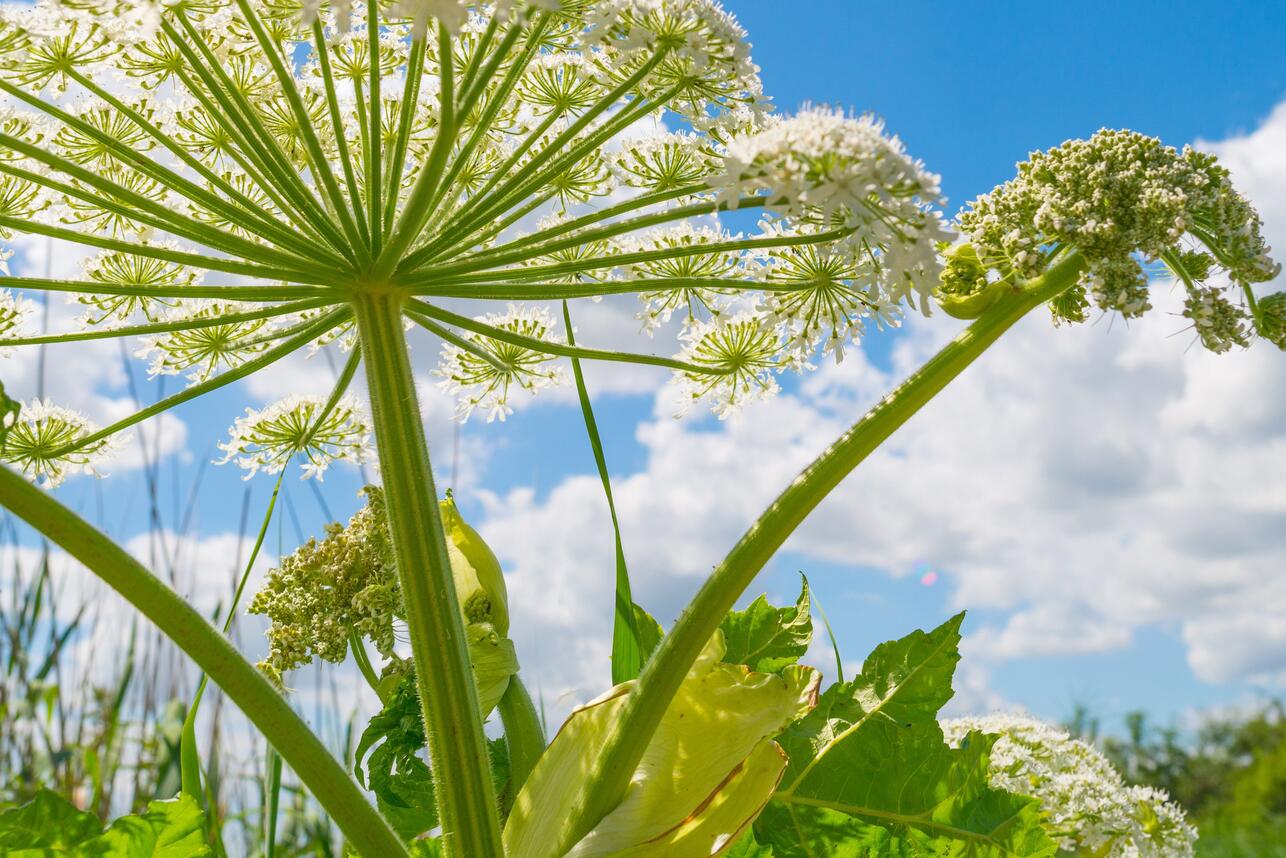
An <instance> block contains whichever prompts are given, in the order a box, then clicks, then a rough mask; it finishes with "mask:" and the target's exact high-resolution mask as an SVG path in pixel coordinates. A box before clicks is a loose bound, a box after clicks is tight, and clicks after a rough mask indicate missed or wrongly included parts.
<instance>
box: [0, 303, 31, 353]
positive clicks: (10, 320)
mask: <svg viewBox="0 0 1286 858" xmlns="http://www.w3.org/2000/svg"><path fill="white" fill-rule="evenodd" d="M35 311H36V305H35V304H34V303H32V302H31V301H29V300H27V299H26V298H22V297H20V296H15V295H14V294H13V293H12V292H10V291H9V290H8V289H0V341H3V340H13V339H18V338H19V337H22V336H25V335H26V334H27V332H28V324H29V322H30V319H31V316H32V314H34V313H35ZM12 352H13V349H11V348H5V347H4V346H3V345H0V357H8V356H9V355H10V354H11V353H12Z"/></svg>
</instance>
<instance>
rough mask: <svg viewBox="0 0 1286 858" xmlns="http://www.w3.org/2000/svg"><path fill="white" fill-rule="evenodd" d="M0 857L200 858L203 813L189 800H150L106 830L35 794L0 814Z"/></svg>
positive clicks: (205, 849) (62, 802) (53, 796)
mask: <svg viewBox="0 0 1286 858" xmlns="http://www.w3.org/2000/svg"><path fill="white" fill-rule="evenodd" d="M0 854H3V855H5V856H9V858H37V856H58V855H66V856H76V858H204V856H208V855H210V848H209V846H208V845H207V844H206V842H205V813H204V812H203V811H202V810H201V808H200V807H199V806H198V805H197V803H196V802H195V801H193V800H192V798H191V797H190V796H186V795H180V796H179V797H178V798H175V799H171V800H169V801H154V802H151V803H150V804H148V806H147V809H146V810H145V811H143V812H142V813H140V814H137V815H130V816H123V817H121V818H120V819H117V820H116V821H115V822H113V823H112V824H111V825H110V826H109V827H108V828H107V830H106V831H103V829H102V825H101V824H100V823H99V822H98V819H97V818H95V817H94V815H93V814H90V813H85V812H83V811H80V810H77V809H76V807H75V806H74V805H73V804H72V803H71V802H69V801H68V800H67V799H65V798H63V797H62V796H60V795H58V794H57V793H53V792H50V791H49V790H41V791H40V792H38V793H37V794H36V796H35V798H33V799H32V800H31V801H29V802H27V803H26V804H24V805H22V806H21V807H16V808H12V809H10V810H7V811H5V812H4V813H0Z"/></svg>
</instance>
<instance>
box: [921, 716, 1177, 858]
mask: <svg viewBox="0 0 1286 858" xmlns="http://www.w3.org/2000/svg"><path fill="white" fill-rule="evenodd" d="M942 730H943V732H944V733H945V734H946V738H947V741H948V742H950V743H951V744H953V745H959V744H960V742H962V741H963V740H964V738H965V737H966V736H967V735H968V734H969V733H971V732H974V731H978V732H982V733H991V734H996V735H999V737H1000V738H999V740H998V741H997V742H996V744H995V746H994V747H993V748H992V751H991V761H990V766H989V771H990V781H991V785H992V786H994V787H996V788H997V789H1003V790H1006V791H1008V792H1013V793H1017V794H1019V795H1027V796H1031V797H1032V798H1035V799H1037V800H1038V801H1039V802H1040V804H1041V809H1042V810H1043V812H1044V814H1045V820H1046V827H1047V828H1048V830H1049V831H1050V833H1051V834H1052V835H1053V837H1054V839H1055V840H1056V841H1057V842H1058V845H1059V848H1060V850H1061V851H1060V854H1062V853H1068V854H1074V855H1095V856H1101V858H1190V856H1192V854H1193V843H1194V842H1195V841H1196V839H1197V831H1196V829H1195V828H1193V827H1192V826H1191V825H1190V824H1188V822H1187V819H1186V818H1185V816H1184V813H1183V810H1182V808H1180V807H1179V806H1178V805H1176V804H1175V803H1174V802H1172V801H1170V800H1169V797H1168V796H1167V795H1166V794H1165V793H1163V792H1160V791H1158V790H1155V789H1153V788H1151V787H1141V786H1129V785H1127V784H1126V783H1125V782H1124V780H1122V778H1121V775H1120V773H1119V772H1117V771H1116V769H1114V768H1113V767H1112V764H1111V763H1110V762H1108V760H1107V758H1106V757H1104V756H1103V755H1102V754H1101V753H1099V752H1098V751H1097V750H1095V749H1094V748H1093V747H1091V746H1090V745H1088V744H1086V743H1085V742H1082V741H1080V740H1078V739H1073V738H1071V736H1069V735H1068V734H1067V732H1066V731H1064V730H1061V729H1059V728H1057V727H1054V726H1051V725H1049V724H1046V723H1044V722H1043V721H1037V720H1035V719H1032V718H1027V717H1023V716H1019V715H1006V714H995V715H988V716H986V717H977V718H956V719H951V720H948V721H943V722H942Z"/></svg>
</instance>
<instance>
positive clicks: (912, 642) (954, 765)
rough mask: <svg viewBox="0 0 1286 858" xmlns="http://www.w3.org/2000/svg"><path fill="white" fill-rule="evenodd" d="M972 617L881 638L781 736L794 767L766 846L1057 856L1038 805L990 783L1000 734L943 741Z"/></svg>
mask: <svg viewBox="0 0 1286 858" xmlns="http://www.w3.org/2000/svg"><path fill="white" fill-rule="evenodd" d="M963 619H964V615H963V614H961V615H958V616H956V617H953V618H952V619H950V620H948V621H947V622H946V623H944V624H943V625H942V626H940V627H939V628H937V629H935V630H934V631H932V632H929V633H927V634H926V633H925V632H919V631H917V632H914V633H912V634H910V635H908V636H906V637H905V638H902V639H901V640H898V641H891V642H889V643H885V644H881V645H880V646H879V647H877V648H876V649H875V651H874V652H872V653H871V655H870V657H868V658H867V660H866V663H865V664H864V665H863V667H862V673H861V674H860V675H859V676H858V677H857V678H856V679H854V680H853V681H852V682H848V683H841V684H836V685H833V686H831V687H830V688H829V689H827V691H826V693H825V694H823V695H822V698H821V700H820V701H819V702H818V704H817V707H816V708H814V709H813V710H812V711H811V712H810V713H808V715H806V716H805V717H803V718H802V719H800V720H799V721H797V722H796V723H794V724H792V725H791V726H790V727H789V728H787V729H786V730H785V731H784V732H783V733H782V734H781V735H780V736H779V737H778V741H779V742H781V744H782V746H783V747H784V748H785V749H786V753H787V754H788V755H789V756H790V764H789V766H788V767H787V770H786V773H785V776H784V777H783V779H782V787H781V789H780V790H779V791H778V792H777V794H776V795H775V796H774V797H773V802H772V803H771V804H770V805H769V807H768V809H767V810H766V811H765V813H764V814H763V816H762V817H761V818H760V819H759V820H758V821H757V822H756V824H755V833H756V836H757V837H758V838H759V841H760V842H761V843H765V844H767V845H770V846H772V848H773V850H774V853H775V854H776V855H778V856H781V858H796V856H800V858H806V856H811V855H827V856H854V858H856V856H868V855H869V856H877V855H878V856H884V855H894V856H897V855H903V854H905V855H935V856H936V855H942V856H954V855H960V856H966V855H967V856H977V858H1001V856H1005V858H1010V856H1013V858H1018V856H1050V855H1053V854H1054V852H1055V845H1054V843H1053V842H1052V841H1051V840H1050V839H1049V837H1048V836H1047V835H1046V834H1045V832H1044V831H1043V829H1042V828H1041V826H1040V815H1039V806H1038V805H1037V803H1036V802H1034V801H1032V800H1031V799H1027V798H1023V797H1020V796H1015V795H1011V794H1009V793H1006V792H1003V791H1000V790H996V789H992V788H991V787H990V786H989V785H988V782H987V762H988V759H989V755H990V750H991V743H992V740H991V739H989V738H986V737H983V736H981V735H973V736H970V737H969V739H968V740H967V741H966V742H965V743H963V744H962V746H961V747H960V748H956V749H953V748H951V747H950V746H949V745H947V743H946V741H945V740H944V739H943V736H942V729H941V728H940V727H939V726H938V721H937V713H938V710H939V709H941V708H942V706H943V705H944V704H945V703H946V702H947V701H948V700H949V699H950V698H951V694H952V691H951V679H952V675H953V673H954V672H955V665H956V663H957V662H958V661H959V659H960V654H959V644H960V624H961V622H962V621H963Z"/></svg>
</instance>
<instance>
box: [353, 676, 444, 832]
mask: <svg viewBox="0 0 1286 858" xmlns="http://www.w3.org/2000/svg"><path fill="white" fill-rule="evenodd" d="M426 743H427V739H426V738H425V735H424V722H423V720H422V716H421V714H420V698H419V697H418V696H417V694H416V690H415V677H414V676H406V677H404V678H403V679H402V681H401V682H400V683H398V685H397V687H396V689H395V690H394V691H393V693H392V695H391V696H390V697H389V699H388V701H387V702H386V703H385V704H384V708H383V709H381V710H380V712H379V713H378V714H376V716H375V717H374V718H372V719H371V720H370V723H369V724H367V725H366V729H365V730H363V731H362V735H361V738H360V739H358V742H357V749H356V750H355V751H354V753H353V759H354V760H355V761H356V762H355V764H354V766H353V771H354V773H355V774H356V775H357V782H358V783H360V784H362V785H363V786H365V787H366V788H367V789H369V790H370V791H371V792H373V793H375V803H376V805H377V806H378V807H379V809H380V813H382V814H383V815H384V818H385V819H387V820H388V821H389V824H390V825H392V826H393V829H394V830H395V831H396V832H397V833H398V835H400V836H401V837H402V838H403V839H406V840H410V839H411V838H413V837H416V836H418V835H420V834H423V833H424V832H426V831H428V830H430V829H431V828H433V827H434V826H435V825H437V824H438V813H437V805H436V804H435V802H434V790H433V776H432V774H431V773H430V772H429V766H428V764H427V763H425V762H424V760H422V759H420V756H419V754H420V752H421V751H422V750H423V749H424V746H425V744H426Z"/></svg>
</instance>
